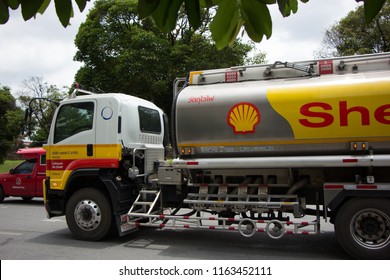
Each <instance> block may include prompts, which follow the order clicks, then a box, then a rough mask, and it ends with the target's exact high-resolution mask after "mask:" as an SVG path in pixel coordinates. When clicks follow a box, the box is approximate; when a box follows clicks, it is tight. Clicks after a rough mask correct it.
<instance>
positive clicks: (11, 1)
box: [1, 0, 20, 10]
mask: <svg viewBox="0 0 390 280" xmlns="http://www.w3.org/2000/svg"><path fill="white" fill-rule="evenodd" d="M1 1H3V2H4V1H5V2H7V0H1ZM19 5H20V2H19V0H8V6H9V7H10V8H11V9H12V10H16V9H17V8H18V7H19Z"/></svg>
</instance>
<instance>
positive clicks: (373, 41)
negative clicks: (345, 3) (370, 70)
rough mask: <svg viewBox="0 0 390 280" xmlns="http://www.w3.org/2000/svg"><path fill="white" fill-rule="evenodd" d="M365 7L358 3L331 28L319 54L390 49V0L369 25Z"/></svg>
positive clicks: (342, 53) (371, 51) (339, 54)
mask: <svg viewBox="0 0 390 280" xmlns="http://www.w3.org/2000/svg"><path fill="white" fill-rule="evenodd" d="M364 22H365V15H364V11H363V7H362V6H361V7H358V8H357V9H356V10H354V11H352V12H350V13H349V14H348V15H347V16H346V17H344V18H342V19H341V20H340V21H339V22H337V23H336V24H334V25H333V26H332V27H331V28H329V29H328V30H327V31H326V33H325V36H324V39H323V43H322V49H321V50H320V51H319V53H318V56H320V57H329V56H345V55H355V54H365V53H379V52H388V51H390V0H387V1H386V3H385V5H384V6H383V8H382V10H381V11H380V12H379V13H378V14H377V15H376V16H375V17H374V19H373V20H372V21H371V23H370V24H368V25H366V24H365V23H364Z"/></svg>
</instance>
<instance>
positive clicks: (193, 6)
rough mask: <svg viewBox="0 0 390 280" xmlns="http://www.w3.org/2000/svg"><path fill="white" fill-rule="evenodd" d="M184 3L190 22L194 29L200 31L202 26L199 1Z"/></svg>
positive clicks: (188, 0) (190, 0)
mask: <svg viewBox="0 0 390 280" xmlns="http://www.w3.org/2000/svg"><path fill="white" fill-rule="evenodd" d="M184 3H185V7H186V11H187V15H188V21H189V22H190V24H191V26H192V27H193V28H194V29H198V27H199V26H200V24H201V20H200V6H199V1H194V0H185V2H184Z"/></svg>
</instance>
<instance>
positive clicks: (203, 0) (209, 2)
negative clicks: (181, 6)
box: [193, 0, 223, 8]
mask: <svg viewBox="0 0 390 280" xmlns="http://www.w3.org/2000/svg"><path fill="white" fill-rule="evenodd" d="M193 1H197V0H193ZM221 1H223V0H199V3H200V6H201V7H204V8H211V7H214V6H217V5H219V3H220V2H221Z"/></svg>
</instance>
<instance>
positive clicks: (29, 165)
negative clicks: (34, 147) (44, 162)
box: [13, 159, 36, 174]
mask: <svg viewBox="0 0 390 280" xmlns="http://www.w3.org/2000/svg"><path fill="white" fill-rule="evenodd" d="M35 163H36V160H35V159H29V160H26V161H24V162H22V163H21V164H19V165H18V166H17V167H16V168H15V169H14V170H13V174H31V173H32V172H33V170H34V166H35Z"/></svg>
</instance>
